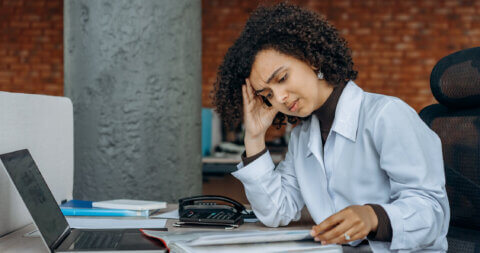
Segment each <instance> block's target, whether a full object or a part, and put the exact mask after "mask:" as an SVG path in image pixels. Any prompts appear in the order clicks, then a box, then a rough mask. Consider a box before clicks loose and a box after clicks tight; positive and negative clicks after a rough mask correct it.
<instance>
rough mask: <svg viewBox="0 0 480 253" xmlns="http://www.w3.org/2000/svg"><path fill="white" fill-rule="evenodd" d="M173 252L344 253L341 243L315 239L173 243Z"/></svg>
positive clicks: (171, 248)
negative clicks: (201, 243)
mask: <svg viewBox="0 0 480 253" xmlns="http://www.w3.org/2000/svg"><path fill="white" fill-rule="evenodd" d="M170 250H171V252H176V253H183V252H185V253H212V252H215V253H245V252H248V253H280V252H281V253H285V252H292V253H293V252H296V253H298V252H309V253H312V252H321V253H342V252H343V250H342V246H340V245H335V244H334V245H322V244H320V243H319V242H314V241H293V242H264V243H250V244H229V245H211V246H189V245H187V244H185V243H172V245H171V247H170Z"/></svg>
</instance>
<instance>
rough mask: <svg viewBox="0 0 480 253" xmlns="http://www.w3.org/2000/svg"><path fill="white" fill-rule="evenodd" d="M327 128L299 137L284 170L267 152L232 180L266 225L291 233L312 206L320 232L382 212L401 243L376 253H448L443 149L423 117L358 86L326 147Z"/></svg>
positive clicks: (305, 129) (348, 94) (312, 123)
mask: <svg viewBox="0 0 480 253" xmlns="http://www.w3.org/2000/svg"><path fill="white" fill-rule="evenodd" d="M319 124H320V123H319V121H318V119H317V118H316V116H315V115H312V116H311V118H310V119H308V120H306V121H304V122H302V123H301V124H299V125H298V126H297V127H295V128H294V129H293V131H292V133H291V137H290V142H289V145H288V152H287V154H286V157H285V160H284V161H282V162H281V163H280V164H279V165H278V166H277V167H276V168H275V165H274V163H273V161H272V159H271V157H270V154H269V153H268V152H267V153H265V154H264V155H262V156H260V157H259V158H258V159H256V160H255V161H253V162H251V163H249V164H248V165H247V166H243V164H242V163H240V164H238V166H237V167H238V170H237V171H235V172H233V173H232V175H233V176H235V177H236V178H238V179H239V180H240V181H241V182H242V183H243V185H244V187H245V192H246V195H247V198H248V200H249V201H250V204H251V206H252V209H253V210H254V211H255V214H256V215H257V217H258V218H259V219H260V221H262V222H263V223H264V224H265V225H267V226H272V227H276V226H284V225H287V224H288V223H289V222H290V221H292V220H298V219H300V213H301V212H300V211H301V209H302V208H303V206H304V205H306V206H307V208H308V210H309V212H310V214H311V216H312V218H313V220H314V221H315V223H317V224H318V223H320V222H322V221H323V220H324V219H326V218H328V217H329V216H331V215H332V214H334V213H336V212H338V211H340V210H342V209H343V208H345V207H347V206H350V205H363V204H367V203H373V204H380V205H381V206H382V207H383V208H384V209H385V211H386V212H387V215H388V217H389V218H390V222H391V225H392V231H393V237H392V242H391V243H390V242H378V241H370V246H371V247H372V249H373V250H374V251H375V252H389V251H393V252H403V251H404V252H412V251H422V252H424V251H436V252H438V251H446V250H447V240H446V234H447V231H448V223H449V217H450V209H449V205H448V199H447V194H446V191H445V175H444V169H443V159H442V150H441V143H440V139H439V138H438V136H437V135H436V134H435V133H434V132H433V131H432V130H430V129H429V128H428V126H427V125H426V124H424V122H423V121H422V120H421V119H420V118H419V117H418V115H417V113H416V112H415V110H413V109H412V108H411V107H410V106H408V105H407V104H406V103H404V102H403V101H401V100H400V99H398V98H394V97H390V96H385V95H379V94H373V93H368V92H364V91H363V90H362V89H361V88H359V87H358V86H357V85H356V84H355V83H354V82H352V81H350V82H349V83H348V84H347V86H346V87H345V88H344V90H343V92H342V94H341V96H340V99H339V101H338V104H337V108H336V111H335V118H334V121H333V124H332V128H331V130H330V133H329V135H328V137H327V140H326V143H325V146H324V147H323V145H322V139H321V134H320V125H319Z"/></svg>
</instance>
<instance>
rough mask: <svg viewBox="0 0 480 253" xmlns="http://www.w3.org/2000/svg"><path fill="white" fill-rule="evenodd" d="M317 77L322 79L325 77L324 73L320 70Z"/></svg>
mask: <svg viewBox="0 0 480 253" xmlns="http://www.w3.org/2000/svg"><path fill="white" fill-rule="evenodd" d="M317 77H318V79H320V80H321V79H323V73H322V72H320V71H318V73H317Z"/></svg>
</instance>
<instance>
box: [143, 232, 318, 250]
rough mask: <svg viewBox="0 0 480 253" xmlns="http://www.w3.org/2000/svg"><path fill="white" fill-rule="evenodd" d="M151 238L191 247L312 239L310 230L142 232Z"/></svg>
mask: <svg viewBox="0 0 480 253" xmlns="http://www.w3.org/2000/svg"><path fill="white" fill-rule="evenodd" d="M142 232H143V233H144V234H145V235H147V236H150V237H154V238H158V239H162V240H164V241H165V242H166V243H167V244H168V242H170V241H182V242H186V243H188V245H191V246H200V245H221V244H240V243H256V242H279V241H299V240H306V239H311V240H313V239H312V236H311V235H310V230H280V231H260V230H245V231H222V232H218V231H215V232H212V231H211V230H210V231H208V232H207V231H192V232H176V233H175V232H173V233H172V232H164V231H155V230H146V229H144V230H142Z"/></svg>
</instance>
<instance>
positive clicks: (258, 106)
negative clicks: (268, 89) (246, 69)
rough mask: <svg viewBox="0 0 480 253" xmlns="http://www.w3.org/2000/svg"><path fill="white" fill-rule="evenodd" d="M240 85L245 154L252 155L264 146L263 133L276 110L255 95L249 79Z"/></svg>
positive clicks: (270, 122) (270, 123)
mask: <svg viewBox="0 0 480 253" xmlns="http://www.w3.org/2000/svg"><path fill="white" fill-rule="evenodd" d="M245 82H246V84H245V85H242V96H243V124H244V126H245V140H244V141H245V149H246V155H247V157H248V156H252V155H255V154H257V153H258V152H260V151H262V150H263V149H264V148H265V133H266V132H267V129H268V127H270V125H272V122H273V119H274V118H275V115H276V114H277V113H278V110H277V109H275V108H274V107H273V106H271V107H269V106H267V105H266V104H265V103H264V102H263V100H262V98H261V97H260V96H257V95H255V93H254V90H253V87H252V85H251V84H250V80H248V78H247V79H245Z"/></svg>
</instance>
